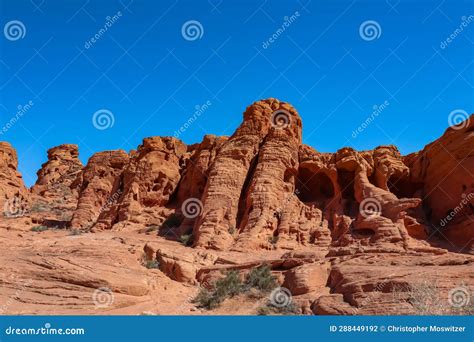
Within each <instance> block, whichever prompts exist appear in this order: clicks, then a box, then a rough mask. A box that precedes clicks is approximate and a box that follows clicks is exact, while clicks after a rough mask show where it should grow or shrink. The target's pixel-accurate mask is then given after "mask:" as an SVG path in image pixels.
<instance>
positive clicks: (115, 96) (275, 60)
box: [0, 0, 474, 185]
mask: <svg viewBox="0 0 474 342" xmlns="http://www.w3.org/2000/svg"><path fill="white" fill-rule="evenodd" d="M0 3H1V8H0V9H1V11H0V13H1V27H2V28H4V25H6V24H7V23H8V22H10V21H12V20H18V21H21V22H22V23H23V25H24V27H25V29H26V32H25V35H24V37H23V38H21V39H18V40H9V39H6V36H5V33H4V34H3V35H2V36H1V37H0V38H1V39H0V41H1V45H0V75H1V85H0V87H1V88H0V89H1V92H0V94H1V98H0V113H1V115H0V120H1V122H0V124H1V125H0V126H4V125H5V124H6V123H7V122H9V121H10V119H11V118H12V117H14V116H15V115H16V112H17V107H18V106H19V105H25V104H27V103H28V102H29V101H33V104H34V105H33V106H32V107H31V108H30V109H29V110H28V111H27V112H26V113H25V114H24V115H23V116H21V118H20V119H19V120H18V121H17V122H16V123H15V124H14V125H13V126H12V127H10V128H9V129H8V130H7V131H6V132H4V134H3V135H2V136H0V140H5V141H8V142H10V143H12V144H13V146H14V147H15V148H16V149H17V151H18V154H19V159H20V170H21V172H22V173H23V176H24V179H25V182H26V183H27V184H28V185H31V184H32V183H34V181H35V180H36V175H35V173H36V171H37V170H38V169H39V167H40V166H41V163H43V162H44V161H45V160H46V150H47V149H48V148H50V147H53V146H55V145H59V144H62V143H75V144H78V145H79V147H80V154H81V159H82V160H83V162H87V159H88V158H89V157H90V156H91V155H92V154H93V153H94V152H97V151H101V150H108V149H117V148H123V149H125V150H130V149H134V148H136V146H137V145H139V144H140V142H141V140H142V139H143V138H144V137H147V136H154V135H161V136H171V135H173V134H174V132H175V131H176V130H178V129H179V127H180V126H182V125H183V124H184V123H185V122H186V121H187V120H188V118H189V117H191V116H192V115H193V112H194V111H195V106H196V105H203V104H204V103H206V102H207V101H210V103H211V105H210V106H209V108H207V109H206V110H205V111H204V113H203V114H202V115H201V116H200V117H199V118H198V120H197V121H196V122H194V123H193V124H192V125H191V127H189V128H188V129H187V130H186V131H185V132H184V133H183V134H181V136H180V138H181V139H182V140H184V141H185V142H186V143H195V142H198V141H200V140H201V138H202V136H203V135H204V134H217V135H230V134H232V132H233V131H234V130H235V128H236V127H237V126H238V125H239V123H240V122H241V119H242V112H243V111H244V109H245V108H246V106H247V105H249V104H251V103H252V102H253V101H255V100H257V99H260V98H267V97H276V98H279V99H281V100H285V101H288V102H291V103H292V104H293V105H294V106H295V107H296V108H297V109H298V111H299V113H300V114H301V116H302V118H303V125H304V131H303V134H304V138H303V139H304V143H306V144H309V145H311V146H313V147H315V148H316V149H317V150H319V151H323V152H331V151H336V150H337V149H339V148H341V147H343V146H352V147H354V148H357V149H371V148H374V147H375V146H377V145H382V144H391V143H393V144H396V145H397V146H398V147H399V149H400V150H401V152H402V153H404V154H407V153H410V152H413V151H416V150H419V149H421V148H423V146H424V145H426V144H427V143H429V142H430V141H432V140H434V139H436V138H437V137H438V136H440V135H441V134H442V133H443V132H444V130H445V129H446V127H447V126H448V115H449V113H450V112H452V111H453V110H456V109H463V110H466V111H467V112H469V113H471V112H472V111H473V110H472V108H473V102H474V100H473V99H474V97H473V93H474V90H473V86H474V77H473V76H474V65H473V56H474V20H473V21H471V22H469V23H468V24H467V25H466V27H463V31H462V32H460V33H458V34H456V36H455V38H454V39H453V40H452V42H451V43H449V44H447V46H445V47H444V48H441V44H442V42H444V41H445V40H446V38H448V37H449V36H450V35H451V34H453V32H454V31H455V30H456V29H457V28H459V27H460V25H462V23H463V16H464V17H465V18H464V19H466V18H469V16H470V15H474V5H473V4H474V2H473V1H469V0H464V1H463V0H451V1H442V0H436V1H435V0H433V1H428V0H419V1H415V0H401V1H396V0H390V1H385V0H372V1H369V0H365V1H364V0H358V1H351V0H331V1H329V0H327V1H316V0H312V1H309V0H300V1H292V0H286V1H283V0H268V1H260V0H258V1H257V0H225V1H221V0H209V1H208V0H178V1H175V0H159V1H151V0H148V1H145V0H133V1H132V0H120V1H118V0H101V1H99V0H90V1H87V0H68V1H64V0H32V1H30V0H1V1H0ZM118 11H120V12H121V14H122V15H121V16H119V17H118V19H117V20H116V21H115V22H114V23H113V24H112V25H111V27H109V28H108V29H107V31H106V32H105V33H102V34H100V37H99V39H98V40H97V41H96V42H95V43H93V44H92V46H90V47H89V48H86V47H85V44H86V42H87V41H88V40H89V39H90V38H91V37H93V36H94V35H95V34H96V33H98V32H99V31H100V29H101V28H103V27H104V25H105V24H106V22H107V20H106V17H107V16H113V15H114V14H116V13H117V12H118ZM296 12H298V13H299V16H296V15H295V13H296ZM292 15H294V16H295V17H293V19H294V20H292V23H291V24H290V25H288V27H285V31H284V32H282V33H280V34H277V35H276V37H277V39H276V40H274V41H273V43H271V44H269V46H268V47H267V48H264V47H263V43H264V42H266V41H267V40H268V39H269V38H270V37H271V36H272V35H273V34H274V33H276V32H277V30H278V29H279V28H281V27H282V25H283V23H284V21H285V16H286V17H291V16H292ZM471 19H472V18H471ZM189 20H195V21H198V22H199V23H200V24H201V25H202V28H203V31H202V32H201V33H202V36H199V37H198V39H196V40H186V39H184V38H183V35H182V26H183V24H184V23H185V22H187V21H189ZM368 20H372V21H376V22H377V23H378V25H379V27H380V31H379V32H378V33H379V34H378V35H377V37H376V39H373V40H365V39H363V38H362V37H361V35H360V32H359V28H360V26H361V24H362V23H363V22H366V21H368ZM20 29H21V28H20ZM2 31H3V30H2ZM369 39H370V37H369ZM385 101H388V103H389V105H388V106H386V108H385V109H384V110H383V111H382V112H381V113H380V114H379V115H378V116H377V117H376V118H375V120H374V121H373V122H372V123H371V124H370V125H369V126H368V127H367V128H366V129H365V130H363V132H361V133H360V134H358V135H357V136H356V138H354V137H353V134H352V132H353V131H354V130H356V129H357V127H358V126H360V125H361V124H362V122H364V121H365V120H366V119H367V118H368V117H370V116H371V113H372V111H373V106H374V105H381V104H383V103H384V102H385ZM99 109H107V110H109V111H110V112H112V113H113V116H114V119H115V122H114V125H113V127H110V128H108V129H106V130H98V129H96V128H95V127H94V125H93V124H92V117H93V115H94V113H95V112H96V111H98V110H99Z"/></svg>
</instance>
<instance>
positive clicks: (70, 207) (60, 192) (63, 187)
mask: <svg viewBox="0 0 474 342" xmlns="http://www.w3.org/2000/svg"><path fill="white" fill-rule="evenodd" d="M82 168H83V165H82V163H81V161H80V160H79V149H78V146H77V145H72V144H65V145H60V146H56V147H53V148H51V149H49V150H48V161H47V162H46V163H44V164H43V165H42V166H41V169H40V170H39V171H38V173H37V174H38V179H37V181H36V184H35V185H34V186H33V187H32V188H31V192H32V193H33V194H34V195H35V196H34V202H33V204H32V210H33V211H52V212H55V213H56V214H57V215H56V216H57V218H58V219H61V217H62V218H63V219H64V218H66V219H67V220H70V219H71V218H70V215H71V214H72V212H73V211H74V210H75V209H76V206H77V200H78V195H79V189H78V182H77V181H76V179H77V178H78V176H79V174H80V173H81V171H82ZM61 215H62V216H61ZM60 216H61V217H60Z"/></svg>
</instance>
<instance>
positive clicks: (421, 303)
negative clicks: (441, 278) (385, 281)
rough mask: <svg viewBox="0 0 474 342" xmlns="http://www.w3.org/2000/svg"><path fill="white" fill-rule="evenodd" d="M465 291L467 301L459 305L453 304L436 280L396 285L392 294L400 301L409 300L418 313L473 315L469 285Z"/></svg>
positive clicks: (464, 287) (473, 305)
mask: <svg viewBox="0 0 474 342" xmlns="http://www.w3.org/2000/svg"><path fill="white" fill-rule="evenodd" d="M460 288H463V289H466V290H464V291H466V293H463V295H464V297H465V298H464V300H465V301H466V303H464V304H463V303H461V304H463V305H460V306H459V307H457V306H456V307H455V306H453V305H451V304H450V303H449V301H448V296H446V295H445V294H443V291H441V289H440V288H439V286H438V284H437V283H436V282H432V281H431V282H430V281H427V280H425V281H422V282H418V283H412V284H407V285H402V286H397V287H394V288H393V290H392V294H393V296H394V299H395V300H396V301H399V302H403V301H404V302H408V303H410V305H411V306H412V307H413V310H414V311H415V313H416V314H417V315H472V314H474V303H471V302H472V300H470V298H471V297H472V293H471V291H470V290H468V287H467V286H463V285H461V286H460Z"/></svg>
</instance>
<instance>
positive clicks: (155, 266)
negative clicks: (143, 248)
mask: <svg viewBox="0 0 474 342" xmlns="http://www.w3.org/2000/svg"><path fill="white" fill-rule="evenodd" d="M145 267H146V268H148V269H159V268H160V263H159V262H158V261H157V260H148V261H146V262H145Z"/></svg>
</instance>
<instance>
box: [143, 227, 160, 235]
mask: <svg viewBox="0 0 474 342" xmlns="http://www.w3.org/2000/svg"><path fill="white" fill-rule="evenodd" d="M158 228H159V227H158V226H157V225H152V226H148V227H147V228H146V230H145V232H146V233H151V232H154V231H157V230H158Z"/></svg>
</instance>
